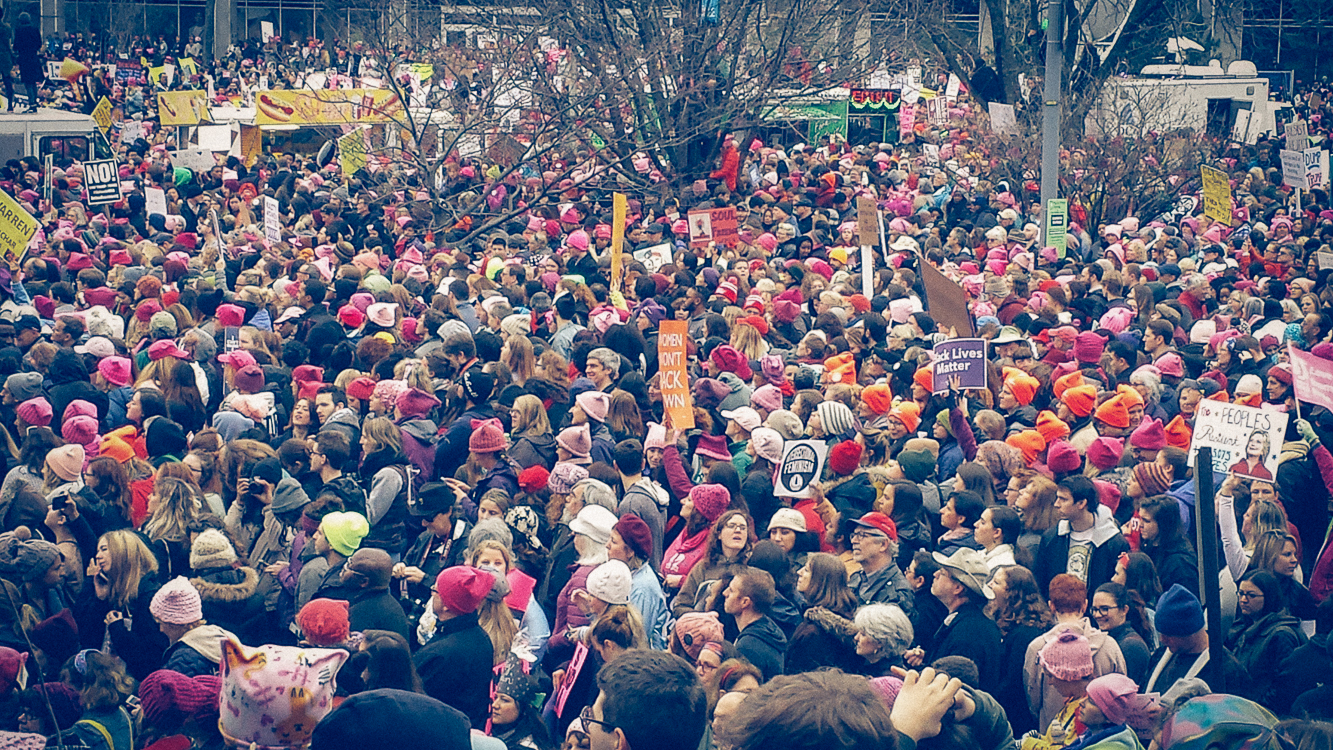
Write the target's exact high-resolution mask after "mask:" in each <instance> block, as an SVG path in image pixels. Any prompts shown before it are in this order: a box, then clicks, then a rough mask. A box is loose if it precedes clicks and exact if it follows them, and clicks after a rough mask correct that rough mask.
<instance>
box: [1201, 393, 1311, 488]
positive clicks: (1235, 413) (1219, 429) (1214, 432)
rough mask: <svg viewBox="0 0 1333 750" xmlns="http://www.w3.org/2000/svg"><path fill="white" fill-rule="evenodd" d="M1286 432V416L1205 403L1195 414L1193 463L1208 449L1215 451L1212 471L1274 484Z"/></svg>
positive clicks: (1237, 406) (1222, 403)
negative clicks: (1205, 447) (1279, 453)
mask: <svg viewBox="0 0 1333 750" xmlns="http://www.w3.org/2000/svg"><path fill="white" fill-rule="evenodd" d="M1286 430H1287V415H1286V414H1285V413H1283V412H1279V411H1272V410H1269V409H1256V408H1254V407H1253V406H1242V405H1240V404H1228V403H1226V402H1223V401H1213V400H1212V399H1204V400H1202V401H1200V402H1199V407H1198V411H1196V412H1195V419H1194V439H1193V441H1192V442H1191V443H1190V463H1191V464H1193V463H1194V462H1195V457H1196V456H1197V455H1198V452H1199V448H1201V447H1203V446H1205V445H1206V446H1208V447H1210V448H1212V449H1213V471H1215V472H1220V473H1224V474H1235V475H1237V476H1244V477H1251V478H1254V479H1262V480H1264V481H1268V482H1271V481H1273V478H1274V477H1276V476H1277V457H1278V452H1279V451H1280V450H1281V448H1282V436H1283V435H1284V434H1286Z"/></svg>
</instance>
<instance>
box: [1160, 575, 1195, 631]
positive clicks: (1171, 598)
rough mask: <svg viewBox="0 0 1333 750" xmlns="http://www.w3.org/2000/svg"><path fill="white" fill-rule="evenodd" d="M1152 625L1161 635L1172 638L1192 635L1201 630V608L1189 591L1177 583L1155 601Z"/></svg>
mask: <svg viewBox="0 0 1333 750" xmlns="http://www.w3.org/2000/svg"><path fill="white" fill-rule="evenodd" d="M1153 624H1154V625H1155V626H1156V627H1157V632H1159V633H1161V634H1162V635H1166V636H1172V637H1174V638H1184V637H1186V636H1190V635H1194V634H1195V633H1197V632H1199V631H1200V630H1203V606H1202V605H1200V604H1199V599H1198V597H1196V596H1194V594H1191V593H1190V592H1189V589H1187V588H1185V587H1184V586H1181V585H1180V584H1178V583H1177V584H1175V585H1174V586H1172V587H1171V588H1170V589H1169V590H1168V591H1167V592H1166V593H1165V594H1162V598H1160V599H1158V600H1157V614H1156V615H1155V616H1154V618H1153Z"/></svg>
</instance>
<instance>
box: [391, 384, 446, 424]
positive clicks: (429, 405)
mask: <svg viewBox="0 0 1333 750" xmlns="http://www.w3.org/2000/svg"><path fill="white" fill-rule="evenodd" d="M439 405H440V400H439V399H438V398H435V397H434V396H432V395H431V394H429V393H426V392H425V391H423V390H421V389H420V388H410V389H408V390H406V391H403V392H402V393H401V394H400V395H399V396H398V400H397V401H396V402H395V406H397V407H398V411H400V412H402V413H403V416H404V417H413V418H416V419H422V418H424V417H425V416H426V415H427V414H430V410H431V409H434V408H435V407H437V406H439Z"/></svg>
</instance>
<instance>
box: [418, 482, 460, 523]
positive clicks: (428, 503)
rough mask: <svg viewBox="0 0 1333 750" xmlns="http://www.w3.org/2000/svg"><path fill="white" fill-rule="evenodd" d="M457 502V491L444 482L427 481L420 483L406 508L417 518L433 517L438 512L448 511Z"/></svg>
mask: <svg viewBox="0 0 1333 750" xmlns="http://www.w3.org/2000/svg"><path fill="white" fill-rule="evenodd" d="M457 502H458V493H456V492H454V488H453V487H450V486H449V485H447V484H445V483H444V482H427V483H426V484H423V485H421V489H420V490H418V491H417V494H416V497H414V498H413V499H412V502H411V503H409V504H408V506H407V509H408V510H409V511H410V512H411V513H412V515H414V516H416V517H418V518H434V517H435V516H436V515H438V514H440V513H449V512H450V511H452V510H453V509H454V504H455V503H457Z"/></svg>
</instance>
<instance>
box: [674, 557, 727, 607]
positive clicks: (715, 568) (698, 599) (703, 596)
mask: <svg viewBox="0 0 1333 750" xmlns="http://www.w3.org/2000/svg"><path fill="white" fill-rule="evenodd" d="M743 567H745V565H744V563H743V562H741V561H739V560H736V561H732V562H726V561H718V562H716V563H710V562H709V561H708V559H707V558H706V557H705V558H704V559H703V560H700V561H699V562H698V563H697V564H696V565H695V566H694V567H693V568H692V569H691V570H690V574H689V575H688V576H686V577H685V583H684V584H682V585H681V587H680V593H679V594H677V595H676V600H675V601H674V602H672V603H671V612H672V614H674V615H675V616H676V618H677V619H680V617H681V616H683V615H685V614H686V613H688V612H702V611H704V610H705V609H707V606H708V600H709V598H710V597H712V595H713V594H714V591H713V590H714V589H715V588H717V584H718V582H719V581H721V580H722V576H724V575H730V574H733V573H736V572H738V571H739V570H740V569H741V568H743Z"/></svg>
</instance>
